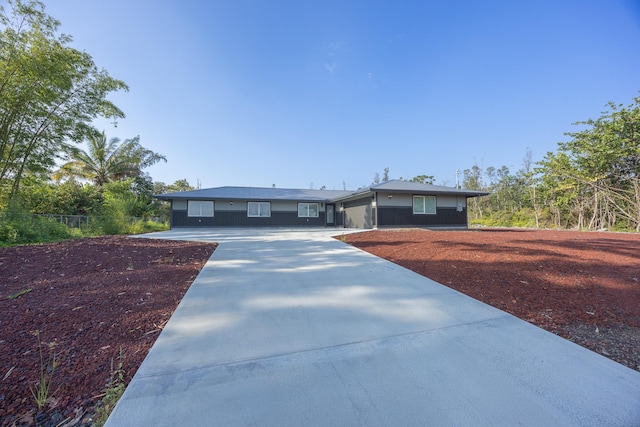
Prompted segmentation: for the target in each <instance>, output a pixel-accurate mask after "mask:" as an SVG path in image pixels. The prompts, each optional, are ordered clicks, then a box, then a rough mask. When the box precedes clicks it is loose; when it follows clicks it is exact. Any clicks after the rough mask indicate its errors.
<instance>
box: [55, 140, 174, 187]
mask: <svg viewBox="0 0 640 427" xmlns="http://www.w3.org/2000/svg"><path fill="white" fill-rule="evenodd" d="M87 144H88V151H84V150H81V149H79V148H76V147H67V148H66V152H67V156H68V159H69V161H68V162H67V163H65V164H64V165H62V167H61V168H60V170H58V171H57V172H56V174H55V176H56V177H57V178H60V177H64V176H74V177H79V178H83V179H87V180H90V181H92V182H94V183H95V184H96V185H97V186H102V185H104V184H106V183H108V182H111V181H119V180H123V179H125V178H136V177H139V176H141V175H142V169H144V168H147V167H149V166H151V165H154V164H155V163H157V162H159V161H161V160H164V161H165V162H166V161H167V159H166V158H165V157H164V156H163V155H161V154H158V153H155V152H153V151H151V150H149V149H146V148H144V147H143V146H142V145H140V137H138V136H136V137H135V138H133V139H127V140H125V141H124V142H122V143H120V140H119V139H117V138H112V139H111V140H109V141H108V142H107V136H106V135H105V133H104V132H103V133H102V134H100V135H93V136H92V137H91V138H89V140H88V143H87Z"/></svg>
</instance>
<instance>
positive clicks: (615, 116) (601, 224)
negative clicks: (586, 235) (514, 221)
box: [539, 97, 640, 231]
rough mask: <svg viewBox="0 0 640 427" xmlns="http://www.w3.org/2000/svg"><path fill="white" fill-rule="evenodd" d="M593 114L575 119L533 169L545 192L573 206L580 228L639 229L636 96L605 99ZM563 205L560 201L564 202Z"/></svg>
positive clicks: (638, 109) (639, 152)
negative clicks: (624, 101) (598, 112)
mask: <svg viewBox="0 0 640 427" xmlns="http://www.w3.org/2000/svg"><path fill="white" fill-rule="evenodd" d="M608 107H609V110H608V111H605V112H603V113H602V115H601V116H600V117H599V118H598V119H595V120H593V119H589V120H586V121H582V122H578V123H576V125H578V126H582V127H584V129H582V130H580V131H578V132H569V133H567V135H568V136H569V137H571V139H570V140H569V141H566V142H561V143H559V144H558V152H557V153H548V154H547V156H546V157H545V159H544V161H542V162H541V164H540V165H541V167H540V168H539V172H540V173H541V174H543V175H544V176H545V177H553V178H554V179H553V180H550V179H546V180H545V183H546V185H547V186H548V187H549V188H548V191H549V192H554V193H556V194H559V195H561V196H562V197H561V198H560V200H561V201H564V200H566V202H564V204H566V205H568V206H571V207H572V208H573V209H572V210H570V213H571V214H573V215H574V216H575V217H576V218H575V221H576V225H577V226H578V227H581V228H588V229H600V228H608V229H610V228H614V227H616V226H619V225H621V224H622V227H623V228H631V229H634V230H636V231H640V97H637V98H634V99H633V103H632V104H630V105H628V106H624V105H623V104H614V103H612V102H610V103H609V104H608ZM568 206H565V208H566V207H568Z"/></svg>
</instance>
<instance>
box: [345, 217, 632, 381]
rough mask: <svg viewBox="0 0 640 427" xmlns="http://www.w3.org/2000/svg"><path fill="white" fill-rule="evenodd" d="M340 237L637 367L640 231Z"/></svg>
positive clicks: (395, 233) (394, 232)
mask: <svg viewBox="0 0 640 427" xmlns="http://www.w3.org/2000/svg"><path fill="white" fill-rule="evenodd" d="M344 239H345V240H346V241H347V242H348V243H350V244H352V245H354V246H356V247H358V248H361V249H363V250H365V251H367V252H370V253H372V254H374V255H377V256H379V257H381V258H385V259H388V260H390V261H393V262H394V263H396V264H399V265H401V266H403V267H406V268H408V269H410V270H413V271H415V272H416V273H419V274H421V275H423V276H426V277H429V278H431V279H433V280H435V281H437V282H439V283H442V284H444V285H446V286H449V287H450V288H453V289H455V290H457V291H459V292H462V293H464V294H466V295H469V296H471V297H473V298H475V299H478V300H480V301H483V302H485V303H487V304H490V305H492V306H494V307H497V308H499V309H501V310H504V311H506V312H508V313H511V314H513V315H515V316H517V317H519V318H521V319H524V320H526V321H527V322H530V323H533V324H534V325H537V326H539V327H541V328H544V329H546V330H548V331H550V332H553V333H555V334H558V335H560V336H562V337H564V338H567V339H569V340H571V341H573V342H575V343H577V344H580V345H582V346H584V347H587V348H589V349H591V350H593V351H595V352H597V353H600V354H602V355H604V356H606V357H609V358H611V359H613V360H615V361H616V362H619V363H621V364H623V365H626V366H628V367H630V368H632V369H635V370H638V371H640V234H622V233H595V232H591V233H586V232H572V231H550V230H535V231H534V230H531V231H530V230H513V229H504V230H502V229H496V230H488V229H487V230H485V229H479V230H468V231H428V230H416V229H411V230H389V231H372V232H366V233H357V234H350V235H346V236H345V237H344Z"/></svg>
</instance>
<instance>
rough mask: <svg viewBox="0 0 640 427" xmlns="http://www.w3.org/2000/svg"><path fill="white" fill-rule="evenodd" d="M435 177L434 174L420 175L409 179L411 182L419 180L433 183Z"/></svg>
mask: <svg viewBox="0 0 640 427" xmlns="http://www.w3.org/2000/svg"><path fill="white" fill-rule="evenodd" d="M434 179H435V178H434V177H433V175H418V176H414V177H413V178H411V179H410V180H409V181H411V182H419V183H421V184H433V180H434Z"/></svg>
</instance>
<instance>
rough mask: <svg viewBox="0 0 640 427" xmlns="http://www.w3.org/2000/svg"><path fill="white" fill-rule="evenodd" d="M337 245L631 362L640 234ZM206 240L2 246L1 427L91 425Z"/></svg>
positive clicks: (635, 354)
mask: <svg viewBox="0 0 640 427" xmlns="http://www.w3.org/2000/svg"><path fill="white" fill-rule="evenodd" d="M345 239H346V241H347V242H349V243H351V244H353V245H355V246H358V247H360V248H362V249H364V250H366V251H369V252H372V253H374V254H376V255H378V256H381V257H384V258H387V259H389V260H391V261H393V262H396V263H398V264H400V265H403V266H405V267H407V268H410V269H412V270H414V271H416V272H418V273H420V274H423V275H425V276H427V277H430V278H432V279H434V280H436V281H438V282H440V283H443V284H445V285H447V286H450V287H452V288H454V289H457V290H459V291H460V292H463V293H466V294H468V295H471V296H472V297H474V298H477V299H479V300H481V301H484V302H486V303H488V304H491V305H493V306H495V307H498V308H500V309H502V310H505V311H508V312H510V313H512V314H514V315H516V316H518V317H520V318H522V319H525V320H527V321H529V322H531V323H533V324H536V325H538V326H540V327H543V328H545V329H547V330H550V331H552V332H554V333H556V334H559V335H562V336H563V337H565V338H568V339H571V340H573V341H575V342H576V343H578V344H580V345H583V346H585V347H588V348H590V349H592V350H594V351H596V352H598V353H601V354H603V355H605V356H607V357H610V358H612V359H613V360H616V361H618V362H620V363H622V364H625V365H627V366H629V367H631V368H633V369H637V370H640V282H639V280H640V235H636V234H613V233H576V232H564V231H519V230H479V231H424V230H402V231H372V232H366V233H359V234H353V235H348V236H345ZM214 249H215V245H213V244H205V243H188V242H175V241H164V240H153V239H131V238H126V237H122V236H116V237H100V238H94V239H82V240H74V241H67V242H62V243H56V244H46V245H33V246H22V247H17V248H9V249H0V278H1V282H0V345H1V346H2V347H1V348H2V351H0V425H2V426H10V425H33V424H34V423H35V417H36V405H35V403H34V399H33V397H32V395H31V392H30V388H33V387H34V386H35V384H36V382H37V380H38V379H39V375H40V374H39V369H40V366H41V363H40V355H39V354H40V353H39V351H38V348H39V342H40V343H41V345H40V348H41V349H42V351H43V353H42V354H43V357H44V362H45V363H44V364H45V365H47V364H48V361H50V360H51V359H50V358H51V357H52V356H53V355H54V354H55V355H56V358H57V360H58V361H59V366H58V367H57V368H56V369H55V371H54V372H53V380H52V393H51V399H49V402H48V405H47V408H46V409H47V415H46V418H45V421H44V423H43V425H45V426H54V425H58V424H59V423H61V422H63V421H64V420H66V424H62V425H66V426H79V425H90V424H91V421H90V418H91V415H92V414H93V412H94V410H95V406H96V404H97V403H98V402H99V401H100V400H101V399H102V393H103V390H104V388H105V386H106V384H107V381H108V378H109V374H110V370H111V368H110V366H111V360H112V359H113V360H114V361H115V362H116V363H117V361H118V359H117V357H118V354H119V350H120V348H122V351H123V353H124V366H123V368H124V371H125V381H126V382H128V381H129V380H130V379H131V377H132V376H133V375H134V374H135V372H136V370H137V369H138V367H139V366H140V364H141V363H142V360H143V359H144V357H145V356H146V354H147V352H148V350H149V349H150V348H151V346H152V345H153V343H154V342H155V340H156V338H157V336H158V334H159V333H160V331H161V330H162V328H163V326H164V324H165V323H166V321H167V320H168V319H169V317H170V316H171V313H173V311H174V310H175V308H176V306H177V304H178V303H179V301H180V300H181V299H182V297H183V295H184V293H185V292H186V290H187V289H188V287H189V286H190V285H191V283H192V282H193V280H194V278H195V277H196V275H197V274H198V272H199V271H200V269H201V268H202V266H203V265H204V263H205V262H206V260H207V259H208V258H209V257H210V255H211V253H212V252H213V251H214Z"/></svg>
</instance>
